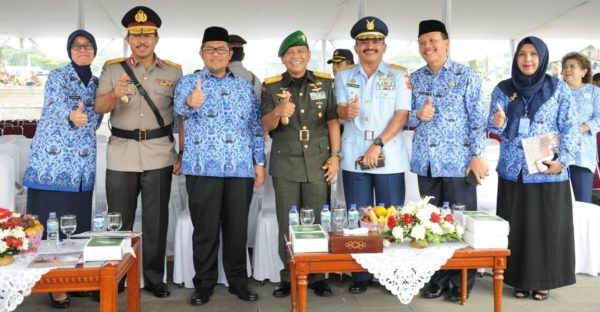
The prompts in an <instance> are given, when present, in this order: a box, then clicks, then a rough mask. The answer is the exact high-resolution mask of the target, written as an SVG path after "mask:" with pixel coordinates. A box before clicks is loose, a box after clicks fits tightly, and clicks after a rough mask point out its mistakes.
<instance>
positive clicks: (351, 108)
mask: <svg viewBox="0 0 600 312" xmlns="http://www.w3.org/2000/svg"><path fill="white" fill-rule="evenodd" d="M346 110H347V112H346V117H348V119H354V118H356V117H357V116H358V114H360V101H359V97H358V94H356V95H354V98H353V99H352V100H350V101H349V102H348V105H347V106H346Z"/></svg>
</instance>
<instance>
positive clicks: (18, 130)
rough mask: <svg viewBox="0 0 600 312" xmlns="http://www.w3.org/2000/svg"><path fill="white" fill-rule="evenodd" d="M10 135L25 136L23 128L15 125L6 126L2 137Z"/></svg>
mask: <svg viewBox="0 0 600 312" xmlns="http://www.w3.org/2000/svg"><path fill="white" fill-rule="evenodd" d="M8 134H18V135H23V127H22V126H15V125H12V126H10V125H6V124H5V125H4V129H3V131H2V135H8Z"/></svg>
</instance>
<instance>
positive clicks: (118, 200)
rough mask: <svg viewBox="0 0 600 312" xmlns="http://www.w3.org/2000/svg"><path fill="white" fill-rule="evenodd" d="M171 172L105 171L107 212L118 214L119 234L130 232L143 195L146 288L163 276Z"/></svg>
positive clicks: (171, 169) (170, 168)
mask: <svg viewBox="0 0 600 312" xmlns="http://www.w3.org/2000/svg"><path fill="white" fill-rule="evenodd" d="M172 172H173V166H168V167H165V168H161V169H156V170H148V171H143V172H125V171H114V170H109V169H107V170H106V201H107V203H108V211H109V212H120V213H121V216H122V218H123V226H122V227H121V230H125V231H130V230H132V229H133V223H134V221H135V210H136V208H137V198H138V195H139V194H140V191H141V192H142V232H143V233H144V234H143V236H142V266H143V268H144V279H145V281H146V283H147V284H149V286H151V285H155V284H159V283H162V281H163V276H164V272H165V271H164V267H165V250H166V246H167V228H168V226H169V196H170V195H171V179H172V177H173V176H172Z"/></svg>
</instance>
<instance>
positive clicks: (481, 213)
mask: <svg viewBox="0 0 600 312" xmlns="http://www.w3.org/2000/svg"><path fill="white" fill-rule="evenodd" d="M460 213H462V214H463V215H464V216H469V217H473V216H491V215H490V214H489V213H488V212H486V211H461V212H460Z"/></svg>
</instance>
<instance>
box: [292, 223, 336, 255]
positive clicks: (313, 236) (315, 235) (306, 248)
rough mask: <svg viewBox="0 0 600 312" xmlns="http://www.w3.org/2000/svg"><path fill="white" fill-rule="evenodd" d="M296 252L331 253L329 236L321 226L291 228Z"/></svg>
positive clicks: (311, 225)
mask: <svg viewBox="0 0 600 312" xmlns="http://www.w3.org/2000/svg"><path fill="white" fill-rule="evenodd" d="M290 237H291V243H292V250H293V251H294V252H298V253H302V252H329V235H328V234H327V232H325V231H324V230H323V228H322V227H321V225H320V224H310V225H292V226H290Z"/></svg>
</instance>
